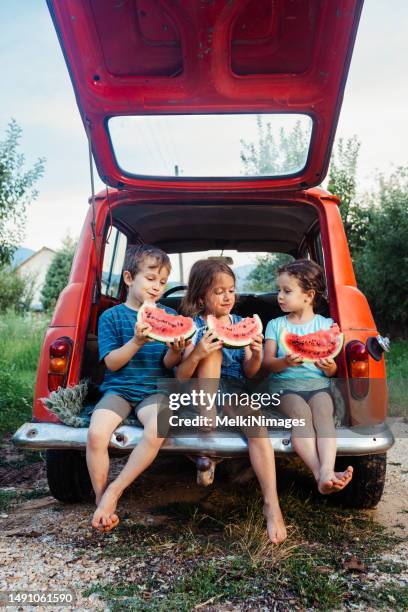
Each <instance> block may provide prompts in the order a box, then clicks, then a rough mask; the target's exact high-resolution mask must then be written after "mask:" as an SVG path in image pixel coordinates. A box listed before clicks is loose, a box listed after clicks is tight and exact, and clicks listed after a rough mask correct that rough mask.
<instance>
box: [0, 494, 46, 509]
mask: <svg viewBox="0 0 408 612" xmlns="http://www.w3.org/2000/svg"><path fill="white" fill-rule="evenodd" d="M49 494H50V492H49V490H48V489H33V490H32V491H14V490H11V491H7V490H0V512H6V511H7V510H9V509H10V507H11V506H14V505H15V504H18V503H21V502H24V501H27V500H30V499H39V498H41V497H46V496H47V495H49Z"/></svg>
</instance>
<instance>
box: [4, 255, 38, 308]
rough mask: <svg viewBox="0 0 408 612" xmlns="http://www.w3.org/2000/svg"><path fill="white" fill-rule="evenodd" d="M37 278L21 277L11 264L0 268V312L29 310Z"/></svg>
mask: <svg viewBox="0 0 408 612" xmlns="http://www.w3.org/2000/svg"><path fill="white" fill-rule="evenodd" d="M34 286H35V279H34V278H33V277H31V276H25V277H24V278H21V276H19V275H18V274H17V271H16V270H15V269H13V268H11V267H10V266H2V267H1V268H0V312H6V311H7V310H15V311H16V312H23V311H24V310H29V308H30V305H31V301H32V299H33V293H34Z"/></svg>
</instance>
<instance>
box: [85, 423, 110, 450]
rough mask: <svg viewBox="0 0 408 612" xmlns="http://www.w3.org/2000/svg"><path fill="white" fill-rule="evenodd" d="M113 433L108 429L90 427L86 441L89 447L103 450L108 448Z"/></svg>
mask: <svg viewBox="0 0 408 612" xmlns="http://www.w3.org/2000/svg"><path fill="white" fill-rule="evenodd" d="M111 435H112V434H111V433H110V432H108V431H104V430H101V429H99V428H93V427H90V428H89V430H88V437H87V442H86V445H87V448H89V449H91V450H101V449H105V448H108V446H109V441H110V438H111Z"/></svg>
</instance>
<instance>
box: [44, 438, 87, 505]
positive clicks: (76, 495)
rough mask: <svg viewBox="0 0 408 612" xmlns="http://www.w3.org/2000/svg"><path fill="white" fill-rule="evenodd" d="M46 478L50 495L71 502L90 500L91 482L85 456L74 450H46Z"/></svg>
mask: <svg viewBox="0 0 408 612" xmlns="http://www.w3.org/2000/svg"><path fill="white" fill-rule="evenodd" d="M46 465H47V479H48V486H49V488H50V492H51V495H53V497H55V498H56V499H58V501H61V502H65V503H69V504H73V503H75V502H81V501H91V499H92V492H93V491H92V483H91V479H90V477H89V473H88V468H87V465H86V460H85V456H84V454H83V453H81V452H79V451H74V450H47V453H46Z"/></svg>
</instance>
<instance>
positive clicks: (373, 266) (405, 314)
mask: <svg viewBox="0 0 408 612" xmlns="http://www.w3.org/2000/svg"><path fill="white" fill-rule="evenodd" d="M407 236H408V168H399V169H398V170H397V171H396V172H395V173H393V174H392V175H391V176H390V178H389V179H384V178H383V177H381V178H380V184H379V190H378V192H377V193H375V194H374V195H373V198H372V203H371V206H370V209H369V224H368V225H367V228H366V233H365V244H364V248H363V249H361V251H359V253H358V256H357V257H355V270H356V276H357V281H358V286H359V288H360V289H361V290H362V291H363V293H364V294H365V295H366V297H367V299H368V301H369V303H370V306H371V308H372V310H373V312H374V316H375V318H376V321H377V325H378V326H379V327H380V329H381V331H382V332H383V333H388V334H391V335H392V336H394V337H407V335H408V240H407Z"/></svg>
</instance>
